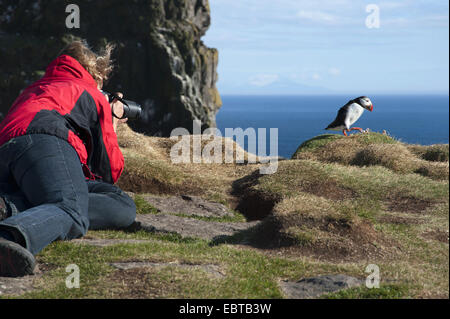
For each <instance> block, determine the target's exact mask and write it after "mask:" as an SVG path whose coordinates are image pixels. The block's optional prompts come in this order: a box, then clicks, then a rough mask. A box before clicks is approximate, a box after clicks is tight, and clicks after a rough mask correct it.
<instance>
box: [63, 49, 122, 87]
mask: <svg viewBox="0 0 450 319" xmlns="http://www.w3.org/2000/svg"><path fill="white" fill-rule="evenodd" d="M114 48H115V45H114V44H112V43H107V44H106V45H105V47H104V48H103V49H102V50H101V51H100V53H99V54H97V53H95V52H94V51H92V50H91V48H90V47H89V45H88V44H87V42H86V41H85V40H76V41H72V42H71V43H69V44H68V45H67V46H66V47H65V48H64V49H63V50H62V51H61V53H60V54H59V55H63V54H66V55H69V56H71V57H72V58H74V59H75V60H77V61H78V62H79V63H80V64H81V66H83V67H84V68H85V69H86V71H88V72H89V74H90V75H92V77H93V78H94V80H95V81H96V82H97V84H99V85H103V83H104V82H105V81H106V80H108V79H109V76H110V74H111V72H112V70H113V68H114V66H113V61H112V60H111V53H112V51H113V50H114Z"/></svg>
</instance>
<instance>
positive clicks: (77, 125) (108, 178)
mask: <svg viewBox="0 0 450 319" xmlns="http://www.w3.org/2000/svg"><path fill="white" fill-rule="evenodd" d="M25 134H49V135H54V136H57V137H59V138H62V139H64V140H66V141H68V142H69V143H70V145H72V146H73V148H74V149H75V150H76V152H77V153H78V156H79V157H80V162H81V164H82V166H83V171H84V172H85V175H86V177H87V178H90V179H95V177H101V179H102V180H103V181H105V182H108V183H115V182H116V181H117V180H118V178H119V177H120V174H121V173H122V171H123V166H124V159H123V156H122V152H121V151H120V149H119V145H118V142H117V136H116V133H115V132H114V129H113V124H112V115H111V107H110V105H109V103H108V101H107V99H106V97H105V96H104V95H103V94H102V93H101V92H100V91H99V90H98V88H97V83H96V82H95V80H94V79H93V77H92V76H91V75H90V74H89V73H88V72H87V71H86V70H85V69H84V68H83V67H82V66H81V64H80V63H78V61H77V60H75V59H74V58H72V57H70V56H68V55H62V56H60V57H58V58H57V59H56V60H54V61H53V62H52V63H51V64H50V65H49V66H48V68H47V71H46V73H45V75H44V77H43V78H42V79H40V80H39V81H37V82H35V83H33V84H32V85H30V86H29V87H27V88H26V89H25V90H24V91H23V92H22V94H20V96H19V97H18V98H17V99H16V101H15V102H14V104H13V105H12V107H11V109H10V110H9V112H8V114H7V115H6V117H5V119H4V120H3V121H2V122H1V123H0V146H1V145H3V144H4V143H6V142H7V141H9V140H10V139H12V138H14V137H18V136H22V135H25ZM94 175H95V176H94Z"/></svg>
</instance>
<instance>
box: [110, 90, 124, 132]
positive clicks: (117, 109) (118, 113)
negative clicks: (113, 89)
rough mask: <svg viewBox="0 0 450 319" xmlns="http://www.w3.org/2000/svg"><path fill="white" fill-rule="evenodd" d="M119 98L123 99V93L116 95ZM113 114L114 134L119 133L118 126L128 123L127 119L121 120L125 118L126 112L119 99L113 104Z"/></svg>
mask: <svg viewBox="0 0 450 319" xmlns="http://www.w3.org/2000/svg"><path fill="white" fill-rule="evenodd" d="M116 95H117V96H118V97H121V98H122V97H123V94H122V93H116ZM111 112H112V114H113V128H114V132H116V131H117V126H118V125H120V124H123V123H126V122H127V121H128V119H127V118H125V119H120V118H121V117H122V116H123V113H124V110H123V104H122V102H120V101H119V100H117V99H114V100H113V101H112V102H111Z"/></svg>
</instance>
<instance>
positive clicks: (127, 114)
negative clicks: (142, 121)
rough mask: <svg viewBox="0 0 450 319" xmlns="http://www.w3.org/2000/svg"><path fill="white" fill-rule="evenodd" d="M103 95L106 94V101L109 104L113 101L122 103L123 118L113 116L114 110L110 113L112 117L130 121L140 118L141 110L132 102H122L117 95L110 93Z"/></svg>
mask: <svg viewBox="0 0 450 319" xmlns="http://www.w3.org/2000/svg"><path fill="white" fill-rule="evenodd" d="M103 93H104V94H106V95H107V96H108V100H109V103H111V102H112V101H113V100H114V99H116V100H118V101H120V102H122V104H123V116H122V117H118V116H116V115H115V114H114V110H113V112H112V114H113V116H114V117H116V118H118V119H120V120H121V119H126V118H128V119H130V120H137V119H139V118H140V117H141V114H142V108H141V106H140V105H139V104H138V103H136V102H134V101H130V100H124V99H122V98H121V97H120V96H117V94H112V93H108V92H104V91H103Z"/></svg>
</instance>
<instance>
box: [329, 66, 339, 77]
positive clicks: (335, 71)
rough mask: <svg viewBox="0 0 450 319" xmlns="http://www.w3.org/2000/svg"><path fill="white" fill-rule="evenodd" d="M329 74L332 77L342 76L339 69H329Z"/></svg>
mask: <svg viewBox="0 0 450 319" xmlns="http://www.w3.org/2000/svg"><path fill="white" fill-rule="evenodd" d="M328 73H330V74H331V75H334V76H338V75H340V74H341V70H340V69H338V68H335V67H332V68H329V69H328Z"/></svg>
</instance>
